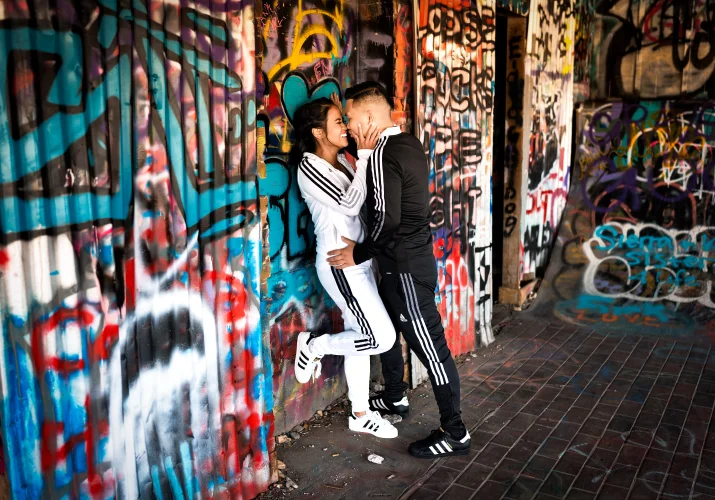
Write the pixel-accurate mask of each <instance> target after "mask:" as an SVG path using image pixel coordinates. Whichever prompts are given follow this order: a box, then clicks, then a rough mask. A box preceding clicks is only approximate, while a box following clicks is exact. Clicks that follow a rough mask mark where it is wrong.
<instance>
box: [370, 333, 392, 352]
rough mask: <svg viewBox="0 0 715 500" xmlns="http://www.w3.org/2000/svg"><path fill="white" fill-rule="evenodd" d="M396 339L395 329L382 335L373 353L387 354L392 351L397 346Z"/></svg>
mask: <svg viewBox="0 0 715 500" xmlns="http://www.w3.org/2000/svg"><path fill="white" fill-rule="evenodd" d="M396 337H397V334H396V333H395V330H394V329H392V330H391V331H389V332H387V333H385V334H383V335H381V336H380V340H379V342H378V344H377V347H375V350H374V351H373V354H382V353H383V352H387V351H389V350H390V349H392V346H393V345H395V338H396Z"/></svg>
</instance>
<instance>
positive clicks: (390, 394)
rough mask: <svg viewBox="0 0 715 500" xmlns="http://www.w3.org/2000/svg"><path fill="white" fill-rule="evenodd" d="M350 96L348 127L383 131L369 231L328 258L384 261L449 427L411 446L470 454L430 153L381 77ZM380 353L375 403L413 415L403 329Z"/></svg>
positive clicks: (398, 320)
mask: <svg viewBox="0 0 715 500" xmlns="http://www.w3.org/2000/svg"><path fill="white" fill-rule="evenodd" d="M345 98H346V107H345V114H346V117H347V119H348V131H349V132H350V134H351V135H352V136H353V137H354V138H356V139H358V137H362V136H364V134H365V133H367V131H368V129H369V127H370V126H371V125H374V126H376V127H377V128H378V129H379V130H381V131H382V132H381V134H380V138H379V140H378V142H377V145H376V146H375V148H374V150H373V152H372V155H371V156H370V159H369V163H368V170H367V198H366V201H365V204H366V205H367V226H368V230H367V238H366V239H365V241H364V242H363V243H361V244H357V245H356V244H355V242H353V241H350V240H348V239H346V238H343V240H344V241H345V243H347V247H345V248H343V249H339V250H333V251H331V252H329V253H328V255H329V256H330V257H329V259H328V262H329V263H330V264H331V265H332V266H334V267H337V268H339V269H344V268H346V267H350V266H354V265H356V264H360V263H362V262H365V261H366V260H368V259H370V258H374V259H375V260H376V261H377V263H378V266H379V269H380V274H381V276H382V281H381V282H380V286H379V291H380V297H381V298H382V300H383V302H384V304H385V308H386V309H387V311H388V313H389V315H390V318H391V320H392V322H393V323H394V325H395V330H397V331H398V332H400V331H401V332H402V334H403V336H404V338H405V341H406V342H407V345H409V347H410V349H412V351H413V352H414V353H415V354H416V355H417V357H418V358H419V359H420V361H421V362H422V363H423V364H424V365H425V366H426V367H427V370H428V372H429V377H430V380H431V382H432V389H433V391H434V395H435V398H436V400H437V405H438V406H439V412H440V421H441V427H440V429H438V430H436V431H434V432H433V433H432V434H431V435H430V436H428V437H427V438H425V439H422V440H420V441H416V442H414V443H412V444H411V445H410V446H409V448H408V451H409V453H410V454H411V455H413V456H415V457H418V458H438V457H442V456H450V455H465V454H467V453H468V452H469V445H470V436H469V433H468V432H467V429H466V427H465V426H464V423H463V422H462V416H461V411H460V402H459V374H458V373H457V367H456V365H455V364H454V359H452V354H451V353H450V351H449V348H448V347H447V340H446V338H445V336H444V328H443V327H442V318H441V317H440V314H439V312H438V311H437V306H436V305H435V300H434V299H435V289H436V288H437V264H436V261H435V258H434V254H433V251H432V233H431V232H430V227H429V185H428V178H429V165H428V164H427V158H426V156H425V153H424V150H423V148H422V144H421V143H420V142H419V140H417V138H416V137H414V136H412V135H410V134H405V133H402V132H401V131H400V129H399V127H396V126H394V124H393V123H392V119H391V106H390V103H389V101H388V99H387V97H386V96H385V94H384V92H383V91H382V88H381V87H379V86H378V85H377V84H375V83H372V82H366V83H362V84H359V85H356V86H355V87H352V88H350V89H348V90H347V91H346V93H345ZM359 142H360V141H359ZM380 357H381V361H382V374H383V377H384V378H385V392H384V393H382V394H380V395H378V396H376V397H373V398H371V399H370V409H371V410H377V411H380V412H381V413H394V414H399V415H403V416H406V414H407V412H408V410H409V405H408V402H407V399H406V398H405V390H406V389H407V384H405V383H404V381H403V373H404V362H403V359H402V349H401V346H400V337H399V335H398V336H397V340H396V342H395V345H394V346H393V347H392V348H391V349H390V350H389V351H387V352H385V353H383V354H382V355H381V356H380Z"/></svg>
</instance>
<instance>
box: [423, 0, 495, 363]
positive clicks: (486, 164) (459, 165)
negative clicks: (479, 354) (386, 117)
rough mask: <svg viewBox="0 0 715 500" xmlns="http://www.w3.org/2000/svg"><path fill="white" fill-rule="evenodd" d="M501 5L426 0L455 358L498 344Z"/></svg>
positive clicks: (432, 149)
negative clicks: (496, 146)
mask: <svg viewBox="0 0 715 500" xmlns="http://www.w3.org/2000/svg"><path fill="white" fill-rule="evenodd" d="M495 20H496V17H495V11H494V4H493V3H489V2H471V3H470V2H466V1H465V2H461V3H460V2H451V1H449V2H442V1H434V0H432V1H429V2H427V1H425V2H420V11H419V30H418V38H417V50H418V58H417V64H418V67H417V75H418V77H417V92H418V94H417V103H418V114H417V129H418V137H419V138H420V139H421V140H422V143H423V144H424V147H425V152H426V153H427V154H428V157H429V163H430V170H431V175H430V191H431V193H432V197H431V206H430V211H431V213H432V230H433V233H434V246H435V256H436V257H437V261H438V264H437V265H438V271H439V289H440V296H439V297H438V301H439V309H440V313H441V314H442V319H443V322H444V324H445V329H446V335H447V339H448V342H449V346H450V348H451V349H452V352H454V353H455V354H461V353H464V352H467V351H471V350H473V349H474V347H475V345H476V343H477V339H476V338H475V337H473V336H472V335H471V334H465V333H464V332H472V331H474V330H475V328H476V329H477V331H478V338H479V342H480V343H481V344H486V343H489V342H490V341H491V340H492V338H493V337H492V334H491V325H490V322H491V300H492V299H491V296H492V286H491V280H492V277H491V265H492V256H491V246H492V236H491V232H492V227H491V219H492V218H491V182H490V181H491V179H490V177H491V169H492V158H491V156H492V143H491V141H492V105H493V103H492V96H493V90H492V84H493V81H494V74H493V73H494V60H493V58H494V51H495V47H494V38H495Z"/></svg>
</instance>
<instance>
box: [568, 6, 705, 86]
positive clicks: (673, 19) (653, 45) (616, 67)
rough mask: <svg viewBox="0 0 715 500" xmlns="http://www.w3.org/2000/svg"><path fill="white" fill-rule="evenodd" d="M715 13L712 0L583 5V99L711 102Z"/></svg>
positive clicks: (581, 60)
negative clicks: (683, 99) (670, 99)
mask: <svg viewBox="0 0 715 500" xmlns="http://www.w3.org/2000/svg"><path fill="white" fill-rule="evenodd" d="M713 12H715V2H714V1H713V0H618V1H611V0H608V1H605V0H582V2H581V4H580V9H579V14H580V18H581V20H580V25H581V26H583V28H584V29H583V32H582V33H583V34H582V35H581V36H579V41H578V45H582V46H583V47H584V48H583V49H579V51H578V52H579V56H580V57H579V60H580V62H579V65H580V66H581V70H580V71H579V73H578V75H577V78H578V80H577V81H579V82H582V83H583V86H582V88H581V93H583V94H584V98H590V99H591V100H599V99H606V98H618V97H621V98H628V99H638V98H640V99H654V98H664V99H665V98H677V97H681V98H682V97H689V98H708V97H710V98H712V97H713V96H714V95H715V80H714V79H713V72H714V71H715V47H714V46H713V39H714V35H715V25H714V24H713ZM586 47H588V48H587V49H586Z"/></svg>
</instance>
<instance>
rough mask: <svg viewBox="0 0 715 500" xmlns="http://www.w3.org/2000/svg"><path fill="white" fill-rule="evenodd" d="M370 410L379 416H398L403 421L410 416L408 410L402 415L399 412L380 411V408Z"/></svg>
mask: <svg viewBox="0 0 715 500" xmlns="http://www.w3.org/2000/svg"><path fill="white" fill-rule="evenodd" d="M370 410H371V411H376V412H378V413H379V414H380V415H399V416H401V417H402V418H403V419H406V418H407V417H409V416H410V412H409V410H408V411H406V412H404V413H400V412H398V411H395V412H392V411H387V410H383V409H380V408H372V407H370Z"/></svg>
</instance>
